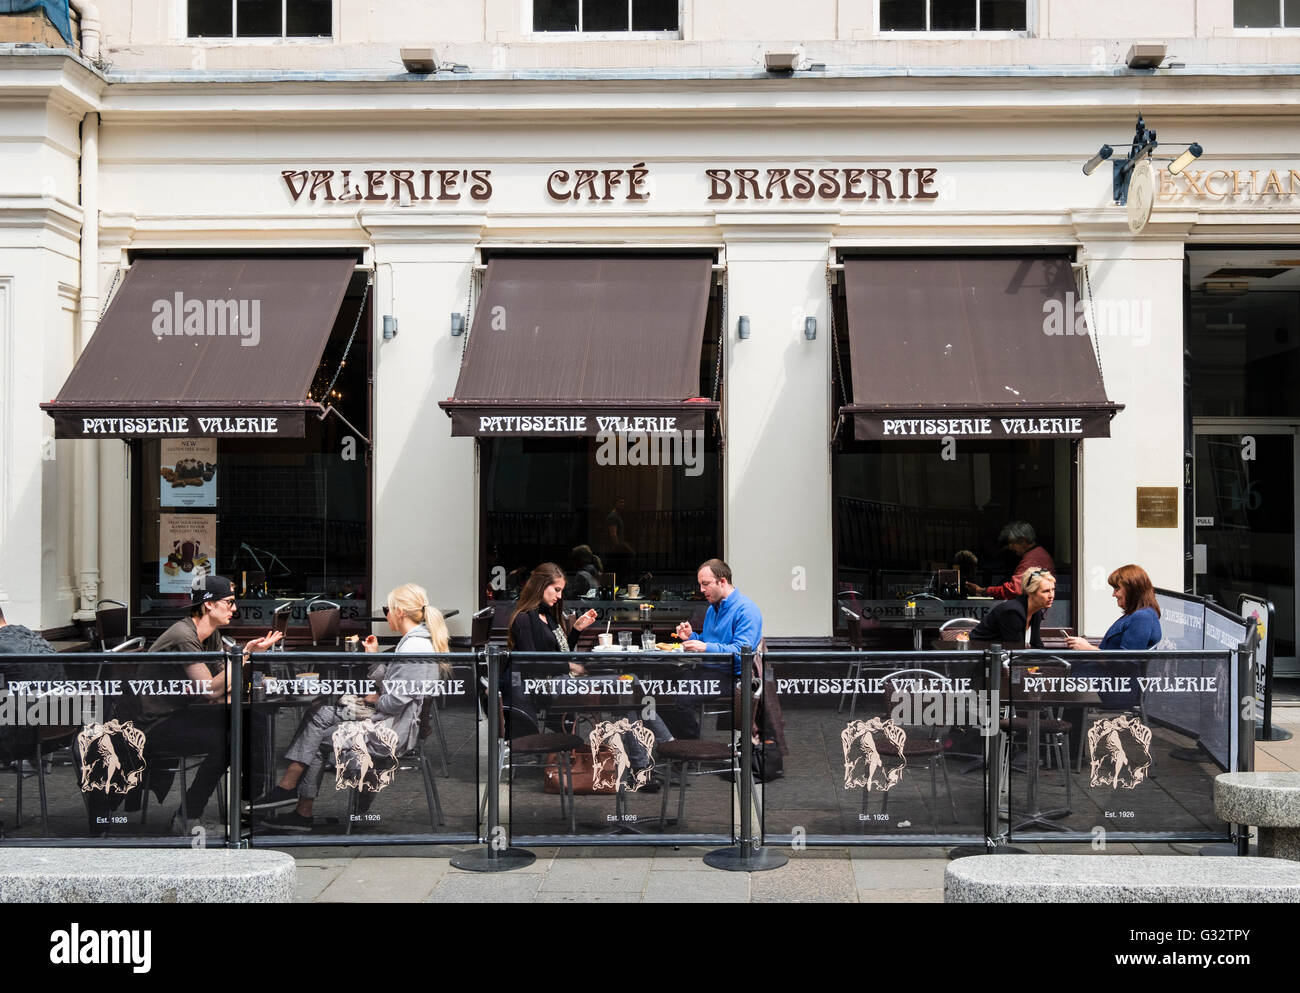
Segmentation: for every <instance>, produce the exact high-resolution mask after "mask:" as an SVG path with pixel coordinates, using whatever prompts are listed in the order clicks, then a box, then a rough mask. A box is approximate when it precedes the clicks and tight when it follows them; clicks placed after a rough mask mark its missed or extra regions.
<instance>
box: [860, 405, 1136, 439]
mask: <svg viewBox="0 0 1300 993" xmlns="http://www.w3.org/2000/svg"><path fill="white" fill-rule="evenodd" d="M1123 409H1124V405H1123V404H1122V403H1108V404H1104V405H1097V406H1082V405H1080V406H1074V405H1068V404H1060V405H1043V406H1034V407H1029V406H1024V407H884V406H872V405H870V404H858V403H854V404H848V405H846V406H844V407H841V408H840V413H841V415H850V416H852V417H853V436H854V437H855V438H857V439H858V440H859V441H918V440H925V439H933V440H936V441H937V440H939V439H942V438H966V439H980V438H982V439H984V440H987V441H1001V440H1007V439H1015V438H1109V437H1110V422H1111V418H1113V417H1114V416H1115V415H1116V414H1118V413H1119V412H1120V411H1121V410H1123Z"/></svg>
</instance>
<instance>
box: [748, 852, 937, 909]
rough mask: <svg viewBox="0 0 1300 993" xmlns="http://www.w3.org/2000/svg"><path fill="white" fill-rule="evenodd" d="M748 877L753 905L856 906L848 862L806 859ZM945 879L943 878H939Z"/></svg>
mask: <svg viewBox="0 0 1300 993" xmlns="http://www.w3.org/2000/svg"><path fill="white" fill-rule="evenodd" d="M804 854H805V853H800V857H799V858H797V859H791V860H790V861H789V862H788V863H786V865H784V866H782V867H781V868H780V869H773V870H772V871H770V872H754V873H750V875H749V892H750V902H751V903H856V902H857V899H858V887H857V883H856V881H855V880H854V869H853V866H851V865H850V864H849V863H848V862H847V861H846V860H845V859H842V858H841V859H839V860H838V861H834V860H831V859H824V858H805V857H804ZM940 878H942V876H941V877H940Z"/></svg>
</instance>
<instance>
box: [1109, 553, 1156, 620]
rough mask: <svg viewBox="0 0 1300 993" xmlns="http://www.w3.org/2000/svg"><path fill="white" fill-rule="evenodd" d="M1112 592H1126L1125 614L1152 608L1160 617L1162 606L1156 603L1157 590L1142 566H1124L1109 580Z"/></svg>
mask: <svg viewBox="0 0 1300 993" xmlns="http://www.w3.org/2000/svg"><path fill="white" fill-rule="evenodd" d="M1106 582H1108V583H1110V588H1111V589H1112V590H1119V589H1122V590H1123V591H1124V613H1125V614H1126V615H1127V614H1131V613H1133V611H1135V610H1141V609H1142V608H1143V607H1150V608H1151V609H1152V610H1154V611H1155V612H1156V616H1157V617H1159V616H1160V604H1158V603H1157V602H1156V590H1155V587H1154V586H1153V585H1152V584H1151V577H1150V576H1148V575H1147V571H1146V570H1145V569H1143V568H1142V567H1141V566H1140V565H1132V564H1130V565H1122V566H1120V567H1119V568H1118V569H1116V570H1115V571H1114V572H1112V573H1111V574H1110V575H1109V576H1108V577H1107V578H1106Z"/></svg>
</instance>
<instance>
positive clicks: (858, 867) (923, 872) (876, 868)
mask: <svg viewBox="0 0 1300 993" xmlns="http://www.w3.org/2000/svg"><path fill="white" fill-rule="evenodd" d="M947 865H948V861H947V860H946V859H943V860H940V859H884V860H882V861H880V862H863V861H857V862H854V863H853V877H854V880H855V881H856V883H857V887H858V894H859V896H860V897H861V895H862V894H863V892H864V891H866V890H915V889H925V888H931V887H933V888H937V889H938V890H939V891H940V893H942V892H943V871H944V868H945V867H946V866H947Z"/></svg>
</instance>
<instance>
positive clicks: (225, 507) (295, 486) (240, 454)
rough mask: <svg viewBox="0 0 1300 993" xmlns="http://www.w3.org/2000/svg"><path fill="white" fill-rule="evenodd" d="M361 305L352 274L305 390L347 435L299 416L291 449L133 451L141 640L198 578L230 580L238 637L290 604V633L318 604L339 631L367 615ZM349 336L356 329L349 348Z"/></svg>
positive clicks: (239, 444)
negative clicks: (332, 612) (329, 604)
mask: <svg viewBox="0 0 1300 993" xmlns="http://www.w3.org/2000/svg"><path fill="white" fill-rule="evenodd" d="M363 300H368V294H367V293H366V290H365V275H364V274H360V273H359V274H357V275H356V276H355V277H354V278H353V280H352V285H351V286H350V287H349V289H348V292H347V296H346V297H345V299H344V301H343V304H342V306H341V307H340V309H339V313H338V316H337V318H336V320H335V323H334V326H333V329H332V331H331V333H330V339H329V343H328V344H327V346H326V348H325V351H324V354H323V355H322V357H321V360H320V363H319V366H318V368H317V373H316V379H315V382H314V383H313V384H312V386H311V395H312V399H313V400H317V401H318V402H320V403H322V404H330V405H333V406H334V408H335V409H336V410H338V412H339V413H341V414H342V415H343V418H346V420H347V421H348V422H351V424H353V425H356V429H355V430H353V429H352V428H351V427H349V426H348V425H347V424H346V423H345V422H344V420H343V419H342V418H339V417H335V416H333V415H329V416H327V417H326V418H325V419H324V420H321V419H319V418H318V417H316V416H315V415H313V414H308V415H307V418H306V431H305V436H304V437H302V438H267V439H254V438H179V439H163V440H143V441H137V442H134V443H133V450H134V454H135V457H134V466H135V468H134V470H133V472H132V477H133V480H134V492H133V501H134V503H135V515H134V517H135V523H134V531H135V536H136V538H135V548H136V552H135V555H134V571H135V587H136V597H135V599H136V610H137V618H136V620H134V621H133V624H135V625H136V626H137V627H138V628H139V629H140V632H141V633H144V634H149V633H150V632H151V631H155V629H156V630H157V631H161V630H162V629H163V628H165V627H167V626H168V625H169V624H170V623H172V622H173V621H174V620H175V619H176V617H177V616H179V615H180V613H181V612H182V611H183V610H184V608H185V605H186V604H187V603H188V602H189V595H188V592H187V591H188V589H189V588H190V587H191V586H192V584H193V582H194V578H195V576H196V575H198V574H199V572H200V571H205V572H207V573H215V574H217V575H223V576H226V577H228V578H230V579H231V580H233V581H234V583H235V585H236V591H237V596H238V606H239V612H238V615H237V616H236V618H235V621H234V623H235V624H236V625H237V626H240V627H244V628H253V629H260V630H261V631H263V632H265V631H266V630H267V629H268V628H269V627H270V626H271V612H272V611H273V610H274V609H275V607H277V606H279V605H281V604H283V603H285V602H286V601H294V602H295V603H296V605H297V606H296V608H295V610H294V618H295V619H294V621H293V622H292V623H293V624H294V625H305V624H306V616H305V611H306V606H307V603H308V602H309V601H310V600H312V599H314V598H317V597H324V598H326V599H328V600H330V601H333V602H336V603H338V604H339V605H340V607H341V608H342V609H341V617H342V620H343V622H344V624H345V625H346V624H347V623H348V622H349V621H355V622H357V623H360V619H361V618H364V617H367V616H369V614H370V613H371V611H370V609H369V589H368V576H369V574H370V558H369V548H370V499H371V495H370V457H369V449H368V448H367V445H366V441H365V440H364V438H363V437H359V436H358V435H359V434H361V435H364V436H365V437H367V438H368V437H369V436H370V407H371V404H370V390H369V377H368V368H369V351H368V342H369V335H368V334H366V333H365V331H364V328H366V327H368V326H369V321H370V319H371V317H370V306H369V304H368V302H367V303H365V304H364V306H363ZM359 311H360V313H359ZM358 317H359V318H360V324H358ZM354 327H360V328H361V329H362V330H360V331H359V332H358V333H357V334H356V336H355V338H353V337H352V331H353V328H354ZM350 339H351V347H350V348H349V340H350ZM331 384H332V387H331Z"/></svg>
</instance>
